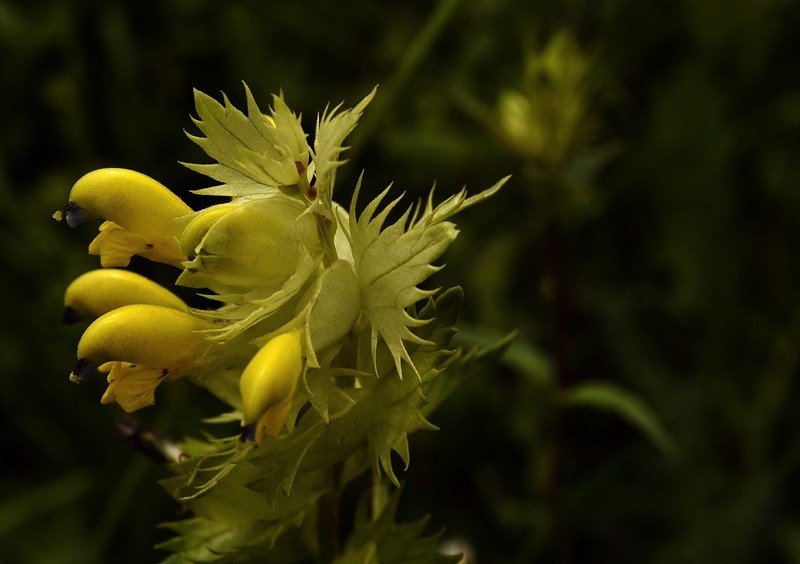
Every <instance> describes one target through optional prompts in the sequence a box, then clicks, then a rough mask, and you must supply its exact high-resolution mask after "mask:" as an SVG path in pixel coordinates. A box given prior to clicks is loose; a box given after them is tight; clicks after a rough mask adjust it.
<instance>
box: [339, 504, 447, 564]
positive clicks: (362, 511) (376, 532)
mask: <svg viewBox="0 0 800 564" xmlns="http://www.w3.org/2000/svg"><path fill="white" fill-rule="evenodd" d="M400 492H401V490H397V491H396V492H395V493H394V495H392V496H391V498H389V501H388V503H387V504H386V506H385V507H384V508H383V510H382V511H381V513H380V515H377V516H373V518H372V519H370V517H369V516H368V511H367V507H368V505H369V497H368V496H364V497H363V498H362V499H361V502H360V504H359V507H358V510H357V513H356V523H355V529H354V531H353V534H352V535H351V536H350V538H349V539H348V541H347V543H346V545H345V550H344V552H343V553H342V555H341V556H339V557H338V558H337V559H336V560H334V564H373V563H374V564H407V563H408V564H412V563H413V564H441V563H445V562H458V561H459V558H460V557H459V556H446V555H443V554H437V553H436V546H437V544H438V542H439V537H440V536H441V534H434V535H429V536H422V533H423V531H424V529H425V527H426V526H427V524H428V518H427V517H425V518H422V519H420V520H419V521H416V522H414V523H405V524H402V525H399V524H397V523H396V522H395V521H396V516H397V506H398V503H399V500H400Z"/></svg>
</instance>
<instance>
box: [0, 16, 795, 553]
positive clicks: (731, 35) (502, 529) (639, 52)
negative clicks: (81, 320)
mask: <svg viewBox="0 0 800 564" xmlns="http://www.w3.org/2000/svg"><path fill="white" fill-rule="evenodd" d="M0 51H1V52H2V53H3V55H2V62H0V79H1V80H0V124H1V125H2V129H1V130H0V205H1V206H2V209H3V210H4V213H3V217H2V220H0V229H2V245H1V246H0V268H2V278H0V284H1V286H0V288H2V295H3V296H4V308H3V325H2V335H1V336H2V338H0V464H1V465H2V466H1V468H2V473H1V474H0V561H2V562H37V563H39V562H70V563H72V562H108V561H112V560H113V561H114V562H152V561H157V560H158V559H160V558H163V557H165V556H166V554H165V553H163V552H158V551H154V550H153V549H152V546H153V545H154V544H155V543H157V542H159V541H160V540H164V539H165V538H167V532H166V531H164V530H161V529H157V528H156V527H155V525H156V523H159V522H162V521H169V520H173V519H175V518H177V517H180V516H181V510H180V507H177V506H176V505H175V504H174V503H173V502H172V500H171V499H170V498H169V497H168V496H167V494H166V493H165V492H164V491H162V490H161V489H160V487H159V486H157V485H156V481H157V480H158V479H159V478H162V477H165V476H166V475H167V471H166V470H165V469H164V468H162V467H160V466H159V465H157V464H155V463H152V462H150V461H149V460H147V459H145V458H144V457H142V456H141V455H139V454H136V453H135V452H133V451H132V450H131V449H130V448H129V447H128V446H127V445H126V444H125V443H124V441H122V440H120V438H119V437H118V436H116V435H115V432H114V421H115V420H116V418H117V417H118V416H119V415H120V413H121V412H120V410H119V409H118V408H117V407H116V406H100V405H99V397H100V395H101V393H102V389H103V385H102V382H100V381H99V379H97V380H95V381H92V382H89V383H87V384H85V385H84V386H81V387H75V386H73V385H72V384H70V383H69V381H68V379H67V374H68V373H69V371H70V370H71V368H72V366H73V363H74V358H75V356H74V355H75V345H76V343H77V340H78V338H79V337H80V334H81V331H82V328H83V327H81V326H76V327H72V326H71V327H63V326H61V324H60V312H61V305H62V302H61V300H62V294H63V290H64V288H65V287H66V285H67V284H68V283H69V281H70V280H72V278H74V277H75V276H77V275H78V274H80V273H81V272H83V271H86V270H88V269H91V268H95V267H96V266H97V265H98V261H97V260H96V257H90V256H88V255H87V254H86V245H88V243H89V241H90V240H91V238H92V237H93V233H94V232H95V230H96V225H94V224H92V225H87V226H81V227H80V228H77V229H75V230H69V228H67V226H66V225H64V224H59V223H56V222H54V221H52V220H51V219H50V216H51V214H52V213H53V212H54V211H55V210H56V209H57V208H60V207H61V206H63V205H64V204H65V203H66V197H67V194H68V192H69V189H70V187H71V186H72V184H73V182H74V181H75V180H76V179H77V178H79V177H80V176H81V175H82V174H84V173H85V172H88V171H89V170H92V169H95V168H99V167H105V166H122V167H127V168H132V169H136V170H139V171H141V172H144V173H147V174H149V175H151V176H154V177H155V178H157V179H159V180H160V181H162V182H163V183H165V184H166V185H168V186H170V187H171V188H173V189H174V190H175V191H176V192H177V193H178V194H180V195H181V196H182V197H184V198H185V199H186V200H187V201H188V202H190V204H192V205H195V206H197V205H206V204H207V203H208V202H207V201H205V200H199V199H197V198H195V197H193V196H191V195H190V194H188V190H191V189H195V188H199V187H203V186H206V185H208V181H207V179H205V178H202V177H200V176H199V175H197V174H195V173H192V172H190V171H188V170H187V169H185V168H183V167H182V166H180V165H179V164H178V163H179V161H184V162H187V161H188V162H207V160H206V159H205V158H204V157H203V155H202V154H201V153H200V151H199V149H197V148H196V147H195V146H194V145H193V144H192V143H191V142H189V141H188V140H187V139H186V138H185V136H184V133H183V130H184V129H185V130H188V131H193V130H194V129H193V125H192V123H191V121H190V117H189V116H190V115H191V114H192V112H193V102H192V89H193V88H199V89H201V90H203V91H205V92H207V93H209V94H212V95H215V96H217V95H218V93H219V92H220V91H224V92H225V93H226V94H227V95H228V96H229V97H230V98H231V100H232V101H233V102H234V103H235V104H237V105H238V106H240V107H242V106H243V101H244V93H243V88H242V85H241V81H246V82H247V83H248V85H249V86H250V88H251V89H252V91H253V93H254V94H255V96H256V98H257V99H258V100H259V102H260V103H261V105H262V108H264V107H266V106H267V105H268V104H269V101H270V98H269V95H270V94H271V93H273V92H278V91H279V90H281V89H282V90H283V92H284V94H285V96H286V99H287V101H288V103H289V105H290V107H292V108H293V109H295V110H296V111H301V112H303V115H304V120H305V124H306V126H307V128H309V129H310V128H313V124H314V118H315V116H316V113H317V112H318V111H321V110H322V109H323V108H324V107H325V104H326V103H328V102H329V101H330V102H333V103H338V102H339V101H342V100H343V101H345V103H346V104H354V103H356V102H357V101H358V100H360V99H361V98H362V97H363V96H364V95H366V94H367V93H368V92H369V90H370V89H371V88H372V87H373V86H374V85H375V84H380V85H381V86H380V89H379V93H378V98H376V101H375V102H374V103H373V104H372V106H370V107H369V108H368V110H367V112H366V115H365V118H364V120H363V121H362V123H361V125H360V126H359V128H358V129H357V130H356V132H355V134H354V136H353V137H352V138H351V145H352V149H351V151H350V153H349V156H350V157H351V161H350V163H349V164H348V165H347V166H346V167H345V168H344V169H343V170H342V172H341V174H340V175H339V179H338V184H337V186H338V187H337V189H338V198H337V199H338V200H339V201H340V202H347V201H349V196H350V193H351V191H352V188H353V186H354V183H355V178H356V177H357V175H358V174H359V172H360V171H361V170H362V169H363V170H365V171H366V176H365V186H364V192H366V193H370V194H376V193H377V192H378V191H379V190H380V189H382V188H384V187H385V186H386V185H387V184H388V183H389V182H390V181H392V180H394V181H395V183H396V187H397V188H398V189H400V190H405V191H406V192H407V195H408V197H409V198H416V197H418V196H421V195H424V194H425V193H426V192H427V190H428V189H429V188H430V186H431V183H432V182H433V181H434V180H436V182H437V186H438V189H437V194H438V195H439V197H440V198H444V197H445V196H446V195H449V194H450V193H453V192H455V191H456V190H457V189H458V188H460V187H461V186H462V185H463V184H467V185H468V187H469V188H470V189H471V190H472V191H473V192H474V191H477V190H479V189H482V188H484V187H487V186H489V185H491V184H493V183H494V182H495V181H496V180H497V179H499V178H500V177H502V176H505V175H506V174H509V173H511V174H513V175H514V176H513V178H512V179H511V181H510V182H509V183H508V184H507V186H506V187H505V188H504V190H503V191H502V192H501V193H500V194H499V195H497V196H496V197H495V198H493V199H492V200H491V201H490V202H488V203H485V204H482V205H481V207H480V208H479V209H474V210H470V211H468V212H466V213H464V214H463V215H462V216H461V217H460V218H459V219H458V224H459V227H460V228H461V235H460V237H459V239H458V240H457V241H456V243H455V244H454V245H453V247H452V248H451V249H450V251H449V252H448V254H447V255H446V257H445V262H446V263H447V268H446V269H445V270H444V271H443V272H442V273H440V274H439V275H437V277H436V279H435V280H433V281H432V282H433V283H434V285H442V286H446V285H452V284H461V285H463V286H464V288H465V291H466V299H467V302H466V306H465V309H464V312H463V315H462V324H463V327H464V331H463V333H462V339H463V341H464V342H467V343H468V342H487V341H488V340H490V339H492V338H496V337H497V336H500V335H503V334H505V333H507V332H509V331H511V330H513V329H517V330H518V331H519V335H518V337H517V339H516V341H515V343H514V346H513V347H512V349H511V350H510V352H509V354H508V355H507V357H506V360H505V361H504V363H503V364H502V365H501V366H499V367H498V368H497V370H496V371H494V372H492V373H487V374H481V375H478V376H476V377H475V378H474V379H473V380H472V381H471V382H470V383H469V385H468V386H466V387H465V388H463V389H462V390H460V391H459V392H458V393H457V394H456V395H455V396H453V397H452V399H451V400H450V401H449V403H447V404H446V405H445V406H444V407H443V408H442V409H441V410H440V411H439V412H437V413H436V414H435V415H434V417H433V420H434V423H436V424H438V425H439V426H440V427H441V431H439V432H436V433H422V434H418V435H415V436H414V437H412V443H411V451H412V454H411V466H410V469H409V471H408V473H407V474H406V481H407V487H406V489H405V491H404V498H403V499H404V501H403V505H402V507H401V509H402V512H403V516H404V518H405V519H407V520H414V519H416V518H418V517H420V516H422V515H423V514H426V513H430V514H431V515H432V519H431V530H432V531H433V530H438V529H441V528H445V531H446V532H445V538H457V539H461V540H462V541H463V542H466V543H467V544H468V545H469V546H471V547H472V549H473V550H474V552H475V554H476V555H477V560H478V562H520V563H523V562H561V563H569V562H708V561H714V562H800V433H798V426H799V425H800V410H798V409H797V406H798V405H800V390H799V389H798V383H797V376H798V373H799V372H800V371H799V369H798V360H800V359H799V358H798V344H800V261H798V258H799V257H800V230H798V225H800V189H798V184H799V183H800V143H799V142H800V70H799V69H798V67H797V60H798V55H800V3H798V2H796V1H793V0H728V1H723V0H677V1H675V2H656V1H653V0H649V1H643V2H634V1H627V2H626V1H623V0H598V1H590V0H570V1H565V2H546V1H535V0H533V1H522V0H518V1H511V0H461V1H458V0H440V1H433V0H424V1H423V0H407V1H399V0H393V1H382V2H371V3H361V2H353V1H348V0H345V1H342V2H336V3H332V2H321V1H317V0H312V1H307V2H258V1H255V0H252V1H244V0H232V1H229V2H210V1H206V0H169V1H168V0H165V1H162V2H138V3H127V2H122V1H121V0H103V1H91V0H88V1H83V2H77V1H74V2H69V1H66V2H62V1H59V2H56V1H49V2H39V3H34V2H30V3H27V4H26V5H23V4H22V3H8V2H4V3H0ZM133 268H136V269H138V270H139V271H143V272H146V273H147V274H149V275H151V276H153V277H155V278H156V279H158V280H160V281H162V282H164V283H167V284H169V283H170V282H171V281H172V280H174V277H175V275H176V272H175V271H173V270H170V269H169V267H163V268H162V267H161V265H150V264H147V263H146V262H144V261H141V262H136V261H135V262H134V263H133ZM158 401H159V403H158V405H157V407H156V408H151V409H148V410H144V411H143V412H142V413H141V414H140V418H141V420H142V422H143V423H144V424H145V425H148V426H152V427H154V428H156V429H158V430H159V431H160V432H163V433H165V434H167V435H171V436H175V437H181V436H184V435H186V434H192V433H197V421H198V420H199V418H201V417H203V416H209V415H213V414H215V413H216V411H215V409H217V406H216V405H215V404H214V403H213V401H211V400H210V399H208V398H206V397H205V396H204V395H203V394H202V393H200V392H199V391H197V390H194V389H193V388H192V387H191V386H190V385H188V384H184V383H176V384H174V385H171V386H164V387H163V389H160V390H159V398H158Z"/></svg>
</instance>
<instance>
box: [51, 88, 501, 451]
mask: <svg viewBox="0 0 800 564" xmlns="http://www.w3.org/2000/svg"><path fill="white" fill-rule="evenodd" d="M373 95H374V91H373V92H372V93H370V94H369V95H368V96H367V97H366V98H364V99H363V100H362V101H361V102H360V103H358V104H357V105H356V106H355V107H353V108H352V109H342V108H341V107H340V106H337V107H335V108H333V109H330V110H326V111H325V112H323V114H322V115H320V116H319V117H318V118H317V121H316V131H315V135H314V141H313V144H311V143H310V142H309V140H308V136H307V134H306V133H305V132H304V130H303V128H302V126H301V120H300V117H299V116H297V115H295V114H294V113H293V112H292V111H291V110H290V109H289V108H288V106H287V105H286V103H285V102H284V99H283V97H282V96H274V97H273V104H272V108H271V109H270V110H269V112H268V113H264V112H262V111H261V110H260V109H259V107H258V106H257V105H256V102H255V99H254V98H253V96H252V94H251V92H250V91H249V89H247V90H246V96H247V113H246V114H245V113H244V112H242V111H240V110H238V109H236V108H235V107H233V106H232V105H231V104H230V102H229V101H228V100H227V98H226V99H224V101H223V103H219V102H217V101H216V100H214V99H212V98H210V97H208V96H206V95H205V94H203V93H200V92H196V93H195V102H196V107H197V118H195V119H194V121H195V124H196V125H197V127H198V128H199V130H200V132H201V135H197V136H191V135H190V138H191V139H192V140H193V141H194V142H195V143H197V144H198V145H199V146H200V147H202V148H203V149H204V150H205V151H206V153H207V154H208V155H209V156H210V157H212V158H213V159H214V160H215V161H216V162H215V163H213V164H193V165H187V166H189V168H191V169H193V170H195V171H198V172H200V173H203V174H205V175H207V176H209V177H211V178H212V179H214V180H215V181H216V182H218V183H219V184H218V185H215V186H213V187H211V188H205V189H201V190H197V191H196V192H197V193H199V194H207V195H213V196H224V197H226V198H227V201H225V202H224V203H221V204H216V205H212V206H210V207H207V208H205V209H201V210H198V211H194V210H192V209H190V208H189V207H188V206H187V205H186V204H185V203H184V202H183V201H181V199H180V198H178V196H176V195H175V194H174V193H172V192H171V191H170V190H169V189H167V188H166V187H164V186H163V185H162V184H160V183H159V182H157V181H156V180H154V179H152V178H150V177H148V176H145V175H143V174H141V173H138V172H134V171H131V170H125V169H100V170H96V171H93V172H90V173H88V174H86V175H85V176H84V177H82V178H81V179H80V180H78V181H77V183H76V184H75V185H74V186H73V188H72V190H71V192H70V196H69V203H68V204H67V205H66V206H65V207H64V208H63V209H61V210H59V211H57V212H56V213H55V215H54V217H55V218H56V219H59V220H60V219H62V218H63V219H66V221H67V223H68V224H69V225H70V226H75V225H77V224H78V223H80V222H82V221H84V220H87V219H92V218H102V219H103V220H105V221H104V223H102V224H101V226H100V232H99V234H98V235H97V237H96V238H95V240H94V241H93V242H92V243H91V244H90V246H89V252H90V253H92V254H96V255H99V256H100V262H101V265H102V266H103V268H102V269H99V270H96V271H92V272H89V273H87V274H85V275H83V276H81V277H79V278H78V279H77V280H75V282H73V284H71V285H70V286H69V288H68V289H67V291H66V294H65V306H66V308H67V309H66V311H65V320H67V321H77V320H80V319H86V318H89V319H92V320H93V321H92V322H91V324H90V325H89V326H88V328H87V329H86V330H85V332H84V334H83V336H82V338H81V339H80V342H79V344H78V353H77V356H78V362H77V365H76V367H75V369H74V371H73V372H72V374H71V375H70V377H71V379H72V380H73V381H76V382H82V381H84V380H86V378H88V377H89V375H90V374H91V373H92V372H93V371H94V370H95V369H96V370H99V371H100V372H103V373H106V374H107V378H108V384H109V385H108V389H107V391H106V393H105V394H104V395H103V398H102V402H103V403H111V402H114V401H116V402H117V403H118V404H119V405H120V406H121V407H122V408H123V409H124V410H125V411H128V412H131V411H135V410H137V409H140V408H142V407H145V406H148V405H151V404H153V403H154V402H155V390H156V387H157V386H158V385H159V384H160V383H161V382H167V381H170V380H174V379H176V378H180V377H183V376H187V375H188V376H190V377H191V378H192V379H193V381H195V382H196V383H198V384H200V385H202V386H204V387H206V388H208V389H209V390H210V391H211V392H212V393H214V394H216V395H217V396H218V397H220V398H221V399H223V400H224V401H225V402H227V403H228V404H229V405H230V406H231V407H232V408H234V409H235V410H237V412H238V413H239V415H240V416H241V422H242V425H243V426H246V427H247V428H248V430H249V431H250V432H251V434H250V436H253V437H254V438H255V441H256V442H257V443H262V442H263V441H264V440H265V438H266V437H275V436H278V435H279V434H280V433H281V432H282V431H283V430H284V429H286V428H288V429H289V430H291V425H292V421H293V420H292V414H293V413H294V414H295V415H296V414H297V413H298V411H299V410H298V407H297V405H296V403H297V402H296V401H295V398H296V397H297V396H298V393H299V392H298V390H303V389H305V390H308V388H309V382H311V381H313V379H314V378H322V376H320V374H328V373H329V372H326V371H330V369H331V367H345V368H346V367H347V366H351V367H352V368H356V367H355V366H353V365H352V363H350V364H349V365H348V363H347V362H346V361H345V360H343V352H342V351H344V350H347V354H350V352H349V351H350V350H351V349H352V347H348V343H352V342H354V341H358V342H359V343H366V345H365V346H363V347H361V348H359V350H360V351H363V353H360V354H361V357H362V358H361V359H360V361H359V363H358V368H359V369H361V370H363V368H364V367H365V366H372V368H373V370H374V372H375V373H376V374H377V373H378V371H379V369H378V365H379V357H380V356H381V355H387V353H388V355H387V358H389V359H391V360H390V363H389V365H390V366H391V367H392V371H393V372H394V373H396V375H395V377H396V378H400V379H402V378H403V377H404V375H406V376H407V375H408V374H411V375H412V377H419V371H418V368H417V366H416V365H415V362H414V359H413V358H412V355H411V354H410V353H409V346H414V347H417V346H420V345H426V344H430V342H429V341H428V340H426V339H425V338H423V337H420V336H419V332H418V331H416V329H417V328H419V327H421V326H423V325H425V324H426V322H427V320H426V319H421V318H419V317H417V316H416V315H415V313H414V311H415V309H414V306H415V304H416V303H417V302H419V301H420V300H421V299H423V298H426V297H428V296H431V295H432V294H433V292H432V291H428V290H423V289H420V287H419V286H420V284H421V283H422V282H424V281H425V280H426V279H427V278H428V277H429V276H430V275H431V274H432V273H434V272H436V270H437V267H436V266H434V265H433V262H434V261H436V260H437V259H438V258H439V257H440V256H441V255H442V253H443V252H444V251H445V249H446V248H447V247H448V245H449V244H450V243H451V242H452V241H453V240H454V239H455V237H456V235H457V230H456V228H455V225H454V224H453V223H451V222H450V221H448V220H449V218H450V217H451V216H453V215H454V214H455V213H457V212H458V211H460V210H462V209H464V208H466V207H469V206H471V205H473V204H475V203H477V202H480V201H482V200H484V199H485V198H487V197H489V196H491V195H492V194H493V193H494V192H496V191H497V190H498V189H499V188H500V186H501V185H502V184H503V182H504V181H500V182H498V183H497V184H496V185H495V186H493V187H491V188H489V189H488V190H486V191H484V192H481V193H480V194H478V195H476V196H472V197H467V196H466V192H465V191H463V190H462V191H461V192H459V193H458V194H456V195H454V196H451V197H450V198H448V199H446V200H445V201H444V202H442V203H440V204H439V205H434V204H433V202H432V199H429V200H428V201H427V202H426V203H425V204H418V205H416V206H412V207H410V208H409V209H407V210H406V211H405V213H402V214H400V217H399V219H396V220H394V221H393V222H391V223H390V224H389V222H387V217H388V215H389V214H390V212H391V210H392V209H393V208H394V207H396V205H397V204H398V202H399V199H396V200H394V201H392V202H391V203H389V204H388V205H382V203H383V200H384V198H385V196H386V195H387V193H388V189H387V190H386V191H384V192H383V193H382V194H380V195H379V196H378V197H377V198H375V200H373V201H372V202H370V203H369V204H368V205H367V206H366V207H365V209H364V210H363V211H362V212H361V213H360V214H358V213H357V210H356V199H357V197H358V193H359V190H360V184H361V183H360V181H359V186H357V187H356V191H355V196H354V197H353V201H352V203H351V204H350V206H349V207H348V208H344V207H342V206H339V205H338V204H336V203H334V201H333V189H334V183H335V180H336V171H337V168H338V167H339V166H340V165H341V164H342V163H343V160H342V158H341V156H342V152H343V150H344V149H345V148H344V147H343V145H342V144H343V142H344V140H345V138H346V137H347V135H348V134H349V133H350V132H351V131H352V130H353V128H354V127H355V126H356V124H357V122H358V119H359V117H360V116H361V114H362V112H363V110H364V109H365V108H366V106H367V105H368V104H369V102H370V100H371V99H372V97H373ZM134 255H138V256H141V257H145V258H147V259H150V260H153V261H157V262H161V263H165V264H168V265H171V266H173V267H177V268H179V269H180V270H181V272H180V274H179V275H178V276H177V280H176V283H177V284H179V285H182V286H186V287H190V288H196V289H198V290H199V291H201V292H203V294H204V295H206V296H208V297H210V298H211V299H212V300H214V301H216V302H218V303H219V305H218V307H215V308H211V309H195V308H191V307H189V306H187V305H186V304H185V303H184V302H183V301H182V300H181V299H179V298H178V297H177V296H175V295H174V294H173V293H172V292H170V291H169V290H167V289H166V288H163V287H161V286H159V285H157V284H155V283H153V282H151V281H150V280H148V279H146V278H143V277H141V276H139V275H138V274H134V273H133V272H130V271H128V270H125V269H124V268H123V267H125V266H127V265H128V264H129V262H130V259H131V257H132V256H134ZM382 351H383V352H382ZM365 355H366V356H367V357H368V358H367V360H366V361H364V358H363V357H364V356H365ZM358 380H359V377H358V376H357V375H351V377H349V378H343V379H340V380H337V382H338V384H337V385H339V386H349V387H353V386H355V387H358V386H359V385H360V384H359V381H358ZM304 397H306V398H310V397H311V394H309V393H306V394H305V396H304ZM304 401H305V400H304ZM309 401H310V403H312V405H314V407H315V408H317V409H318V410H319V409H323V410H324V409H325V405H327V404H326V403H325V401H314V400H313V398H312V399H311V400H309ZM287 424H288V426H287Z"/></svg>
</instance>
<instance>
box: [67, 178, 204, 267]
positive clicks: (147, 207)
mask: <svg viewBox="0 0 800 564" xmlns="http://www.w3.org/2000/svg"><path fill="white" fill-rule="evenodd" d="M191 211H192V209H191V208H190V207H189V206H187V205H186V204H184V203H183V201H181V199H180V198H178V197H177V196H176V195H175V194H173V193H172V192H170V191H169V189H168V188H166V187H165V186H164V185H162V184H161V183H159V182H158V181H156V180H154V179H152V178H150V177H149V176H146V175H144V174H141V173H139V172H135V171H133V170H127V169H122V168H103V169H99V170H95V171H92V172H90V173H88V174H86V175H84V176H83V177H82V178H80V179H79V180H78V181H77V182H76V183H75V185H74V186H73V187H72V190H71V191H70V196H69V203H68V204H67V205H66V206H65V207H64V208H62V209H61V210H58V211H57V212H56V213H55V214H53V217H54V218H55V219H57V220H59V221H60V220H61V219H66V221H67V223H68V224H69V226H70V227H75V226H76V225H78V224H79V223H81V222H83V221H86V220H87V219H93V218H103V219H105V220H107V221H105V222H104V223H103V224H102V225H101V226H100V234H99V235H98V236H97V238H96V239H95V240H94V241H93V242H92V244H91V245H90V246H89V252H90V253H91V254H95V255H100V262H101V263H102V265H103V266H104V267H112V266H127V265H128V263H129V262H130V258H131V257H132V256H133V255H141V256H143V257H145V258H148V259H150V260H154V261H157V262H163V263H167V264H171V265H173V266H178V267H179V266H180V265H181V262H182V261H183V260H184V259H185V257H184V256H183V253H182V252H181V249H180V246H179V245H178V238H179V237H180V234H181V231H180V229H181V228H180V225H179V223H178V222H177V221H176V218H179V217H181V216H184V215H186V214H189V213H191Z"/></svg>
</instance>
